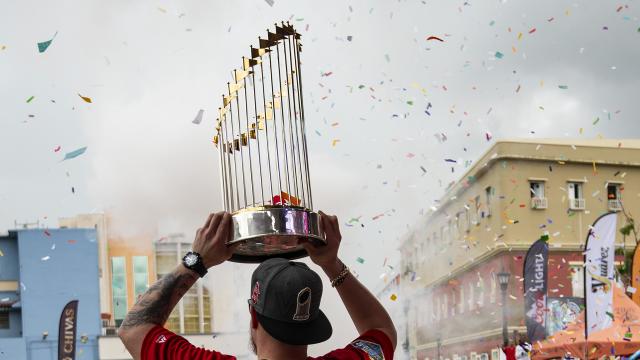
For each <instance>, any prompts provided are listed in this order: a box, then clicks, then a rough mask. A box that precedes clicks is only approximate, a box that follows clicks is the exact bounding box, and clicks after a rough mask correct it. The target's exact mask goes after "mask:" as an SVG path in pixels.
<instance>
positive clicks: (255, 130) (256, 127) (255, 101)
mask: <svg viewBox="0 0 640 360" xmlns="http://www.w3.org/2000/svg"><path fill="white" fill-rule="evenodd" d="M242 59H243V60H244V57H243V58H242ZM245 87H246V83H245ZM251 87H252V88H253V112H254V114H255V116H256V120H257V118H258V98H257V97H256V74H255V72H254V71H253V67H252V68H251ZM247 118H248V117H247ZM252 127H253V129H249V130H248V131H249V141H251V130H253V133H254V134H255V136H256V144H257V145H258V166H259V168H260V194H261V195H262V203H261V204H262V205H263V206H264V205H265V203H264V184H263V182H262V157H261V155H260V154H261V151H260V131H259V130H260V129H259V125H257V124H253V126H252ZM268 154H269V152H268V151H267V155H268ZM269 175H271V174H269Z"/></svg>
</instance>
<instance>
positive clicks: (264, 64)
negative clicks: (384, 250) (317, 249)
mask: <svg viewBox="0 0 640 360" xmlns="http://www.w3.org/2000/svg"><path fill="white" fill-rule="evenodd" d="M258 42H259V47H258V48H254V47H253V46H252V47H251V56H250V57H243V58H242V68H241V69H237V70H233V76H232V78H233V81H232V82H230V83H227V91H226V94H224V95H223V96H222V107H220V108H218V119H217V120H216V134H215V135H214V138H213V142H214V144H215V145H216V147H217V149H218V155H219V164H220V187H221V192H222V199H223V203H224V209H225V211H228V212H230V213H231V214H232V219H233V228H234V229H233V236H232V239H231V240H230V242H229V245H233V244H238V245H235V246H234V248H235V250H234V253H233V255H232V257H231V259H230V260H231V261H236V262H247V263H258V262H262V261H264V260H266V259H268V258H272V257H284V258H288V259H296V258H300V257H304V256H307V252H306V251H305V249H304V247H303V246H302V244H303V243H305V242H310V243H312V244H314V245H324V244H325V239H324V237H323V236H321V232H320V223H319V216H318V214H317V213H316V212H314V211H313V200H312V196H311V181H310V177H309V159H308V156H307V155H308V153H307V137H306V128H305V117H304V102H303V96H302V95H303V94H302V73H301V66H300V52H301V50H302V45H301V43H300V34H298V33H297V32H296V31H295V29H294V28H293V26H292V25H290V24H289V23H286V24H285V23H284V22H283V23H282V24H281V25H278V24H276V27H275V32H271V31H269V30H267V38H266V39H263V38H258Z"/></svg>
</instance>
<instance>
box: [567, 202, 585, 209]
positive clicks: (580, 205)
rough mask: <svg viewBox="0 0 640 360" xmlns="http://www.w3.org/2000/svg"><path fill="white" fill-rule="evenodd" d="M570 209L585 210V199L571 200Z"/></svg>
mask: <svg viewBox="0 0 640 360" xmlns="http://www.w3.org/2000/svg"><path fill="white" fill-rule="evenodd" d="M569 209H571V210H584V209H585V201H584V199H569Z"/></svg>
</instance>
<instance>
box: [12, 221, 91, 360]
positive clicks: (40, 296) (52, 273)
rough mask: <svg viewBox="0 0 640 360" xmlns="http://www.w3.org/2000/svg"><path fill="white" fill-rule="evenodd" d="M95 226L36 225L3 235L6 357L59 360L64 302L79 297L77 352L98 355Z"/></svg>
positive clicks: (84, 355)
mask: <svg viewBox="0 0 640 360" xmlns="http://www.w3.org/2000/svg"><path fill="white" fill-rule="evenodd" d="M97 263H98V246H97V239H96V231H95V230H93V229H73V230H72V229H33V230H19V231H10V232H9V233H8V235H6V236H0V349H1V351H2V354H1V355H0V358H3V359H27V360H32V359H33V360H36V359H54V358H57V356H58V355H57V353H58V322H59V320H60V314H61V312H62V309H63V308H64V306H65V305H66V304H67V303H68V302H69V301H71V300H78V316H77V338H76V356H77V357H78V358H82V359H95V360H97V359H98V336H99V335H100V291H99V286H98V278H99V276H98V266H97Z"/></svg>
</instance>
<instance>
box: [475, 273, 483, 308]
mask: <svg viewBox="0 0 640 360" xmlns="http://www.w3.org/2000/svg"><path fill="white" fill-rule="evenodd" d="M476 286H477V288H478V307H483V306H484V279H483V278H482V276H481V275H480V273H478V283H477V284H476Z"/></svg>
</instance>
